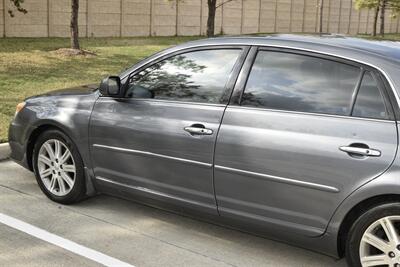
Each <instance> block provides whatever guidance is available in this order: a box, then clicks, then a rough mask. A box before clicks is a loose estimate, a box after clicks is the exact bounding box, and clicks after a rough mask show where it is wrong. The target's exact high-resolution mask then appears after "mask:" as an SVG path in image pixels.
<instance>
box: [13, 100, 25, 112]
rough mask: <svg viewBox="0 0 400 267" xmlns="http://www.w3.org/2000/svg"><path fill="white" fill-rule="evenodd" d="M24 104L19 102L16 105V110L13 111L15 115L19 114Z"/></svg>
mask: <svg viewBox="0 0 400 267" xmlns="http://www.w3.org/2000/svg"><path fill="white" fill-rule="evenodd" d="M25 104H26V103H25V102H21V103H19V104H18V105H17V108H16V110H15V115H17V114H18V112H20V111H21V110H22V109H23V108H24V107H25Z"/></svg>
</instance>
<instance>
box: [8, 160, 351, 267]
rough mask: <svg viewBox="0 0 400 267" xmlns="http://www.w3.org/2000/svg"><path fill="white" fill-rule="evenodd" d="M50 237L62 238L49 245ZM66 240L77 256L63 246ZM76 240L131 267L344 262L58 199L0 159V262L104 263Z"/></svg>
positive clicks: (109, 203)
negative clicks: (5, 218) (55, 201)
mask: <svg viewBox="0 0 400 267" xmlns="http://www.w3.org/2000/svg"><path fill="white" fill-rule="evenodd" d="M1 215H3V216H5V217H10V218H13V219H16V220H18V221H21V222H22V226H20V228H21V229H18V227H17V226H16V224H14V222H12V223H9V225H7V223H5V222H1ZM26 225H28V226H29V227H33V228H34V230H29V231H28V230H25V229H26V227H28V226H26ZM35 229H36V230H35ZM37 229H39V230H37ZM35 231H36V232H38V231H41V232H40V233H42V232H44V234H43V236H44V237H43V238H41V237H40V236H39V235H38V236H39V237H38V236H36V235H35V234H36V232H35ZM52 238H53V239H52ZM54 238H61V239H62V240H64V241H62V242H61V243H59V244H58V245H57V244H54V242H53V243H52V242H51V241H52V240H54ZM70 241H72V242H71V243H74V244H76V246H75V248H78V252H79V253H81V254H82V255H80V254H79V253H77V252H76V250H75V252H74V250H73V249H69V247H68V246H67V244H68V242H70ZM78 245H79V246H80V247H77V246H78ZM72 247H74V245H73V246H72ZM82 247H84V248H85V249H89V250H91V251H93V253H94V252H96V253H97V254H102V255H105V256H107V257H109V258H112V259H115V260H117V261H121V262H123V263H126V264H127V266H129V265H131V266H136V267H142V266H143V267H144V266H163V267H164V266H165V267H166V266H174V267H176V266H346V264H345V261H344V260H340V261H337V260H335V259H333V258H330V257H327V256H324V255H320V254H317V253H314V252H311V251H308V250H305V249H301V248H297V247H294V246H289V245H286V244H283V243H280V242H276V241H271V240H268V239H265V238H260V237H256V236H252V235H250V234H246V233H242V232H239V231H236V230H231V229H227V228H223V227H220V226H216V225H213V224H209V223H205V222H201V221H198V220H194V219H191V218H188V217H184V216H180V215H177V214H174V213H169V212H166V211H162V210H158V209H155V208H152V207H148V206H144V205H141V204H137V203H135V202H130V201H126V200H122V199H117V198H114V197H110V196H105V195H100V196H96V197H93V198H90V199H88V200H85V201H83V202H81V203H79V204H76V205H72V206H64V205H59V204H57V203H54V202H52V201H50V200H48V199H47V198H46V197H45V196H44V195H43V194H42V192H41V191H40V189H39V187H38V186H37V184H36V180H35V178H34V175H33V174H32V173H31V172H29V171H27V170H25V169H23V168H22V167H20V166H18V165H17V164H15V163H13V162H11V161H1V162H0V266H101V265H102V263H103V264H104V262H102V260H104V257H103V258H102V257H98V256H96V255H95V253H94V254H93V253H92V254H91V255H92V256H93V255H94V256H93V257H92V258H91V257H90V255H89V254H90V253H89V252H86V250H83V249H82ZM96 257H97V258H96ZM96 259H97V260H96Z"/></svg>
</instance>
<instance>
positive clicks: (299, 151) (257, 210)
mask: <svg viewBox="0 0 400 267" xmlns="http://www.w3.org/2000/svg"><path fill="white" fill-rule="evenodd" d="M251 54H252V55H253V56H254V57H255V59H253V58H249V59H248V60H249V62H253V61H252V60H254V64H253V65H252V67H247V66H250V64H249V63H248V62H247V63H245V65H244V66H246V67H244V68H243V73H241V74H240V76H239V77H240V78H239V82H238V84H237V88H236V89H235V92H236V91H238V92H243V93H242V95H241V97H239V96H240V94H235V93H234V96H235V97H234V98H233V99H232V105H229V106H228V108H227V109H226V112H225V114H224V118H223V122H222V124H221V128H220V131H219V134H218V139H217V145H216V153H215V190H216V198H217V204H218V209H219V211H220V213H221V215H222V216H224V217H231V218H236V219H239V220H244V221H246V222H247V223H250V222H253V223H254V224H255V225H259V226H263V227H266V228H269V229H270V230H271V231H272V232H279V233H281V235H282V234H283V233H286V234H293V233H297V234H301V235H307V236H318V235H321V234H322V233H324V231H325V228H326V226H327V224H328V222H329V219H330V218H331V216H332V215H333V213H334V211H335V209H336V208H337V207H338V206H339V204H340V203H341V202H342V201H343V200H344V199H345V198H346V197H347V196H348V195H349V194H351V192H352V191H354V190H355V189H356V188H358V187H360V186H361V185H363V184H365V183H366V182H368V181H370V180H371V179H374V178H376V177H378V176H379V175H380V174H382V173H383V172H384V171H385V170H386V169H387V168H388V167H389V166H390V164H391V163H392V161H393V159H394V157H395V153H396V148H397V129H396V123H395V121H394V116H393V109H392V106H391V104H390V100H389V98H388V96H387V91H386V90H385V88H384V86H383V84H382V82H381V81H382V80H380V78H379V75H378V74H377V73H376V72H375V71H374V70H371V69H369V68H367V67H365V66H361V65H358V64H356V63H353V62H348V61H344V60H341V59H336V58H331V57H326V56H321V55H318V54H312V53H305V52H299V51H292V50H282V49H269V50H262V49H260V50H259V51H256V49H255V48H253V49H252V51H251ZM246 69H247V70H246ZM246 71H249V75H248V80H246V78H247V75H246ZM243 89H244V91H242V90H243ZM236 96H238V97H236Z"/></svg>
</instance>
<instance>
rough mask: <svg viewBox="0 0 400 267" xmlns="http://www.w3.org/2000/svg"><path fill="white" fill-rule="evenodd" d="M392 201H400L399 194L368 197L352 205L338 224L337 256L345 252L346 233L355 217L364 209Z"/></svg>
mask: <svg viewBox="0 0 400 267" xmlns="http://www.w3.org/2000/svg"><path fill="white" fill-rule="evenodd" d="M393 202H398V203H400V194H383V195H377V196H372V197H369V198H367V199H364V200H362V201H361V202H359V203H357V204H356V205H354V206H353V207H352V208H351V209H350V210H349V211H348V212H347V213H346V215H345V217H344V219H343V221H342V222H341V224H340V227H339V231H338V235H337V251H338V255H339V257H343V256H344V254H345V246H346V239H347V235H348V233H349V231H350V228H351V227H352V225H353V223H354V222H355V221H356V220H357V218H358V217H359V216H361V214H363V213H364V212H365V211H367V210H369V209H371V208H373V207H376V206H379V205H382V204H386V203H393Z"/></svg>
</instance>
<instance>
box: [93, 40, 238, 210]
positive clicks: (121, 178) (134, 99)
mask: <svg viewBox="0 0 400 267" xmlns="http://www.w3.org/2000/svg"><path fill="white" fill-rule="evenodd" d="M244 50H245V48H243V47H214V48H212V47H208V48H201V49H197V50H196V49H194V50H193V49H192V50H188V51H182V52H178V53H174V54H173V55H168V56H164V57H163V58H161V59H159V60H157V61H156V62H152V63H149V64H147V65H146V66H144V67H142V68H140V69H139V70H136V71H134V72H133V73H132V74H131V75H130V77H129V79H128V80H127V84H126V85H125V88H126V89H125V97H123V98H119V99H115V98H111V97H100V98H99V100H98V101H97V102H96V104H95V107H94V110H93V113H92V117H91V123H90V145H91V154H92V162H93V167H94V173H95V177H96V184H97V186H100V187H103V188H110V186H112V187H115V188H117V189H119V190H123V191H128V192H131V193H136V194H138V195H144V196H146V197H153V198H156V199H162V200H164V201H172V202H179V204H181V205H185V204H187V205H189V206H191V207H197V208H199V209H202V210H204V211H206V212H211V213H216V204H215V196H214V188H213V180H212V179H213V169H212V164H213V154H214V145H215V140H216V136H217V133H218V129H219V126H220V123H221V119H222V115H223V113H224V110H225V108H226V105H227V101H228V99H229V96H230V93H231V91H232V88H233V84H232V82H231V80H232V81H234V80H235V75H237V74H238V72H239V70H240V66H241V63H242V61H243V60H244V55H243V54H244V52H245V51H244ZM241 60H242V61H241ZM114 192H115V191H114Z"/></svg>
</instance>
